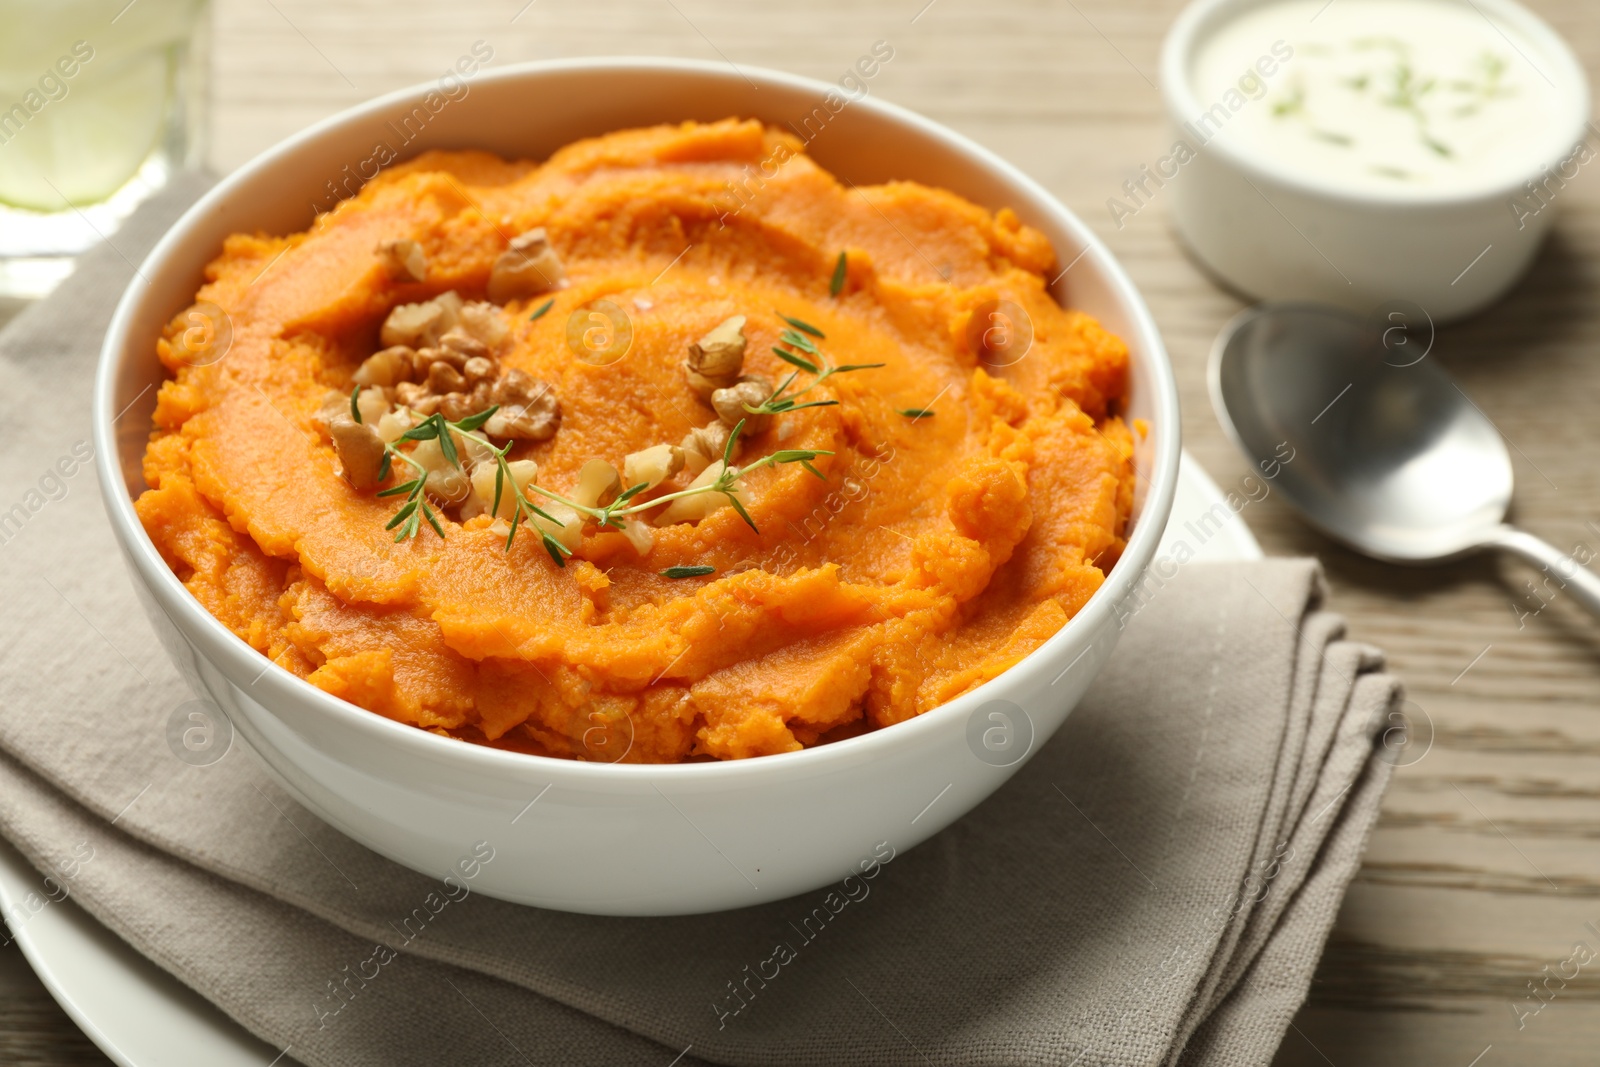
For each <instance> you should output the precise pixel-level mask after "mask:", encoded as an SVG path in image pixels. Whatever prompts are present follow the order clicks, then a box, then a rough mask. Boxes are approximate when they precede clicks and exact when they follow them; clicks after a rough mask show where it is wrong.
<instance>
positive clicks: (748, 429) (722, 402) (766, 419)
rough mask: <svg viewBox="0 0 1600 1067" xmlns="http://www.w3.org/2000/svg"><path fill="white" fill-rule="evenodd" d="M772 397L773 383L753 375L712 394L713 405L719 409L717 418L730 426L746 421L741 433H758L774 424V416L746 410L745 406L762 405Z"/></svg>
mask: <svg viewBox="0 0 1600 1067" xmlns="http://www.w3.org/2000/svg"><path fill="white" fill-rule="evenodd" d="M771 397H772V383H771V382H769V381H767V380H766V379H765V378H761V377H757V376H755V375H751V376H750V377H748V378H744V379H742V380H740V382H739V384H738V385H734V386H730V387H728V388H726V389H718V390H717V391H716V392H714V393H712V394H711V406H712V407H713V408H715V409H716V411H717V418H719V419H721V420H722V421H723V422H724V423H726V424H727V425H728V426H729V427H733V426H737V425H739V423H740V421H741V420H742V421H743V422H744V429H743V430H742V431H740V432H741V434H758V433H762V432H764V431H765V430H766V428H767V427H768V426H770V425H772V416H771V415H770V414H767V413H765V412H763V413H761V414H756V413H754V412H751V411H747V410H745V406H746V405H749V406H750V407H760V406H761V405H762V404H764V403H766V402H767V400H769V399H770V398H771Z"/></svg>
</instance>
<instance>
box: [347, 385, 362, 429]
mask: <svg viewBox="0 0 1600 1067" xmlns="http://www.w3.org/2000/svg"><path fill="white" fill-rule="evenodd" d="M360 395H361V386H359V385H353V386H351V387H350V417H351V418H352V419H355V420H356V422H357V423H359V422H360V421H361V409H360V408H359V407H357V406H356V397H358V396H360Z"/></svg>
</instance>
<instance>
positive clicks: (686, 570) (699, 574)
mask: <svg viewBox="0 0 1600 1067" xmlns="http://www.w3.org/2000/svg"><path fill="white" fill-rule="evenodd" d="M715 573H717V568H715V567H708V566H705V565H704V564H696V565H695V566H692V567H668V568H667V569H666V570H664V571H662V572H661V577H663V578H703V577H705V576H706V575H708V574H715Z"/></svg>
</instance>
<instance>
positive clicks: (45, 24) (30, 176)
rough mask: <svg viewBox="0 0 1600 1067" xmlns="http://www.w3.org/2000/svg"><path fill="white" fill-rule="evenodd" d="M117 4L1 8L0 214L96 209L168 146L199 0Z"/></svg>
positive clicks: (65, 0) (7, 2) (60, 2)
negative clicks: (0, 208)
mask: <svg viewBox="0 0 1600 1067" xmlns="http://www.w3.org/2000/svg"><path fill="white" fill-rule="evenodd" d="M124 2H125V0H112V2H105V0H101V2H91V0H0V203H3V204H8V205H10V206H13V207H18V208H24V209H27V210H30V211H39V212H56V211H62V210H64V209H68V208H70V207H76V206H84V205H89V204H96V203H99V202H100V201H103V200H105V199H106V198H107V197H109V196H111V194H112V193H114V192H116V191H117V190H118V189H119V188H121V187H122V186H123V185H124V184H125V183H126V182H127V181H128V180H129V179H130V178H132V177H133V176H134V174H135V173H136V172H137V171H138V170H139V168H140V166H141V165H142V164H143V163H144V162H145V160H146V159H148V158H149V157H150V155H151V154H152V152H154V151H155V150H156V149H157V148H158V147H160V146H161V145H162V143H163V141H164V140H165V139H167V138H168V137H169V134H170V131H169V125H170V124H171V123H172V121H173V120H174V117H175V110H176V109H177V108H178V107H179V106H180V102H179V101H178V100H177V99H176V93H177V88H178V85H179V80H180V71H181V70H182V67H183V64H184V63H185V62H186V59H187V54H188V49H189V47H190V39H191V36H192V33H193V27H194V24H195V20H196V18H197V17H198V15H199V12H200V8H201V6H202V2H203V0H134V3H133V4H132V5H131V6H128V7H126V8H123V7H122V3H124ZM119 12H120V14H119ZM113 19H115V21H113ZM79 42H82V43H79ZM86 50H92V55H90V56H89V58H87V59H85V58H83V56H84V54H85V51H86ZM74 65H76V70H75V71H74V72H73V73H72V74H71V76H66V75H65V73H64V72H65V71H67V70H70V69H72V68H73V66H74Z"/></svg>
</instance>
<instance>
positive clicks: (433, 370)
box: [428, 359, 467, 396]
mask: <svg viewBox="0 0 1600 1067" xmlns="http://www.w3.org/2000/svg"><path fill="white" fill-rule="evenodd" d="M466 384H467V379H466V378H465V377H464V376H463V375H462V373H461V372H460V371H458V370H456V369H455V368H454V367H452V366H451V365H450V364H449V363H447V362H445V361H444V360H442V359H441V360H438V361H436V362H434V363H433V364H431V365H430V366H429V367H428V392H430V393H435V394H437V395H439V396H443V395H444V394H446V393H459V392H460V391H461V390H462V389H463V388H465V387H466Z"/></svg>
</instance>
